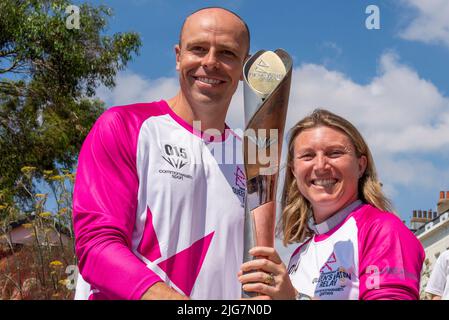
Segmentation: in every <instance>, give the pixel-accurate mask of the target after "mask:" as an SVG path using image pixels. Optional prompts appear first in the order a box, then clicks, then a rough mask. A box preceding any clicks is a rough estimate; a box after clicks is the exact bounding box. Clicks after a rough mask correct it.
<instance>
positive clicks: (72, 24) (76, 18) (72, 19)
mask: <svg viewBox="0 0 449 320" xmlns="http://www.w3.org/2000/svg"><path fill="white" fill-rule="evenodd" d="M65 13H66V14H68V15H69V16H68V17H67V18H66V19H65V26H66V28H67V29H69V30H72V29H77V30H79V29H80V8H79V7H78V6H75V5H70V6H67V8H65Z"/></svg>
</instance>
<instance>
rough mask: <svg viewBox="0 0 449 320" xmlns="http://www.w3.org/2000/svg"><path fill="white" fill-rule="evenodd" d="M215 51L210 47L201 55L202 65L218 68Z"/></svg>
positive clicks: (208, 67)
mask: <svg viewBox="0 0 449 320" xmlns="http://www.w3.org/2000/svg"><path fill="white" fill-rule="evenodd" d="M218 63H219V62H218V57H217V51H216V50H215V49H214V48H210V49H209V51H208V52H207V54H206V55H205V56H204V57H203V60H202V66H203V67H204V68H207V69H216V68H218Z"/></svg>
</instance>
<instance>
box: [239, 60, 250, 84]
mask: <svg viewBox="0 0 449 320" xmlns="http://www.w3.org/2000/svg"><path fill="white" fill-rule="evenodd" d="M249 58H251V55H250V54H248V55H247V56H246V58H245V59H244V60H243V65H245V63H246V61H248V59H249ZM243 79H244V77H243V68H242V74H241V75H240V81H243Z"/></svg>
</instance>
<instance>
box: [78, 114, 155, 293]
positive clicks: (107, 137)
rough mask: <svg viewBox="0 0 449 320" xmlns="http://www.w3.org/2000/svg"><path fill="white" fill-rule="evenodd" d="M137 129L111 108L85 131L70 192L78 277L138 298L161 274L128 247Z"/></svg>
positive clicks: (134, 198)
mask: <svg viewBox="0 0 449 320" xmlns="http://www.w3.org/2000/svg"><path fill="white" fill-rule="evenodd" d="M137 136H138V129H137V128H134V127H133V125H132V123H129V122H128V121H127V119H126V116H124V115H122V114H121V113H120V112H118V111H114V110H112V109H109V110H108V111H106V112H105V113H104V114H103V115H102V116H101V117H100V118H99V119H98V121H97V122H96V124H95V125H94V127H93V128H92V130H91V132H90V133H89V135H88V136H87V138H86V140H85V142H84V143H83V147H82V149H81V152H80V155H79V159H78V170H77V174H76V182H75V189H74V196H73V221H74V231H75V250H76V254H77V256H78V258H79V270H80V273H81V275H82V277H83V278H84V279H85V280H86V281H87V282H88V283H89V284H90V285H91V286H92V287H93V288H95V289H98V290H99V291H100V292H101V294H102V296H106V297H107V298H109V299H140V298H141V296H142V295H143V294H144V293H145V291H146V290H147V289H148V288H149V287H150V286H152V285H153V284H154V283H156V282H158V281H161V279H160V278H159V277H158V276H157V275H156V274H155V273H154V272H153V271H151V270H150V269H148V268H147V266H146V265H145V264H144V262H143V261H141V260H140V259H138V258H137V257H136V256H135V255H134V253H133V252H132V251H131V248H132V232H133V229H134V223H135V219H136V209H137V192H138V176H137V171H136V160H135V159H136V152H137V151H136V144H137Z"/></svg>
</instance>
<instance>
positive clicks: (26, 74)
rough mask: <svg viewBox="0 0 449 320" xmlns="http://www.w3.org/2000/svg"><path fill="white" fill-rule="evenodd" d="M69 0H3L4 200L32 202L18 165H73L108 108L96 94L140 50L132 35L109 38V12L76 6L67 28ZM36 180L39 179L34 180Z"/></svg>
mask: <svg viewBox="0 0 449 320" xmlns="http://www.w3.org/2000/svg"><path fill="white" fill-rule="evenodd" d="M69 5H71V3H70V2H69V1H66V0H2V1H1V2H0V194H1V195H2V197H1V199H2V201H3V203H1V202H0V205H4V204H5V203H7V204H8V203H9V204H11V203H12V202H13V201H18V203H19V204H20V205H21V207H22V208H26V207H27V204H28V206H29V205H30V202H29V200H30V196H29V194H28V193H26V192H24V191H23V190H25V188H22V186H21V183H28V185H27V188H26V189H27V190H34V188H33V182H31V185H30V182H25V181H26V179H22V177H23V173H22V172H21V168H22V167H24V166H33V167H36V177H37V178H38V179H39V178H41V177H42V174H43V171H44V170H53V169H55V168H56V167H58V168H68V169H71V168H73V166H74V164H75V163H76V159H77V154H78V152H79V149H80V147H81V144H82V141H83V140H84V139H85V137H86V135H87V133H88V132H89V130H90V128H91V126H92V124H93V122H94V121H95V120H96V119H97V118H98V116H99V115H100V114H101V113H102V112H103V111H104V104H103V102H101V101H99V100H97V99H94V98H93V96H94V94H95V89H96V88H97V87H98V86H99V85H100V84H103V85H105V86H107V87H109V88H112V87H113V86H114V85H115V83H114V78H115V76H116V74H117V72H118V71H119V70H122V69H123V68H125V67H126V65H127V63H128V62H129V61H130V60H131V59H132V56H133V55H134V54H138V50H139V48H140V45H141V41H140V37H139V36H138V34H136V33H133V32H127V33H116V34H113V35H106V34H105V30H106V28H107V21H108V18H110V17H111V15H112V13H111V10H110V9H109V8H107V7H104V6H98V7H94V6H92V5H90V4H82V5H80V6H79V9H80V10H79V22H80V23H79V29H76V28H72V29H69V28H67V26H66V20H67V18H69V14H68V13H66V8H67V7H68V6H69ZM34 183H36V180H34Z"/></svg>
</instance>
